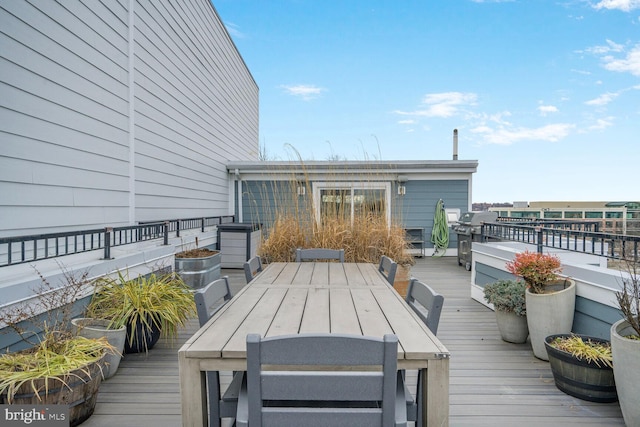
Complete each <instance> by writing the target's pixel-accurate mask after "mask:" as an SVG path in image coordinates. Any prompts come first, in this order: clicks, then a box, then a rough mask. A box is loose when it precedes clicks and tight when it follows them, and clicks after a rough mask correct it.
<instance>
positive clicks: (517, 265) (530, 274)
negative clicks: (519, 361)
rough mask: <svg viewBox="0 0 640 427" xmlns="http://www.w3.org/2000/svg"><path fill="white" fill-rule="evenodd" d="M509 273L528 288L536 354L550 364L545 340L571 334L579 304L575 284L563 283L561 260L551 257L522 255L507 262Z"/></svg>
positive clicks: (529, 312) (567, 281)
mask: <svg viewBox="0 0 640 427" xmlns="http://www.w3.org/2000/svg"><path fill="white" fill-rule="evenodd" d="M506 268H507V271H509V272H510V273H512V274H515V275H516V276H520V277H522V279H523V280H524V281H525V283H526V284H527V289H526V291H525V303H526V306H527V326H528V327H529V336H530V338H531V347H532V349H533V354H534V355H535V356H536V357H537V358H538V359H542V360H549V357H548V355H547V350H546V348H545V344H544V340H545V338H546V337H548V336H549V335H553V334H563V333H571V328H572V327H573V315H574V311H575V303H576V284H575V282H574V281H573V280H571V279H561V278H560V276H559V273H560V272H561V271H562V267H561V263H560V259H559V258H558V257H557V256H555V255H551V254H541V253H537V252H529V251H525V252H519V253H517V254H516V255H515V257H514V259H513V260H511V261H509V262H507V264H506Z"/></svg>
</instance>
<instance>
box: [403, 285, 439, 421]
mask: <svg viewBox="0 0 640 427" xmlns="http://www.w3.org/2000/svg"><path fill="white" fill-rule="evenodd" d="M406 301H407V304H409V307H411V308H412V309H413V311H415V313H416V314H417V315H418V317H420V319H422V321H423V322H424V324H425V325H427V328H429V330H431V332H433V334H434V335H435V334H436V333H437V332H438V324H439V323H440V313H441V312H442V306H443V304H444V297H443V296H442V295H440V294H438V293H437V292H436V291H434V290H433V289H431V287H429V285H427V284H426V283H423V282H421V281H419V280H418V279H416V278H414V277H412V278H411V281H410V282H409V287H408V289H407V297H406ZM421 377H422V371H418V385H419V384H420V382H421V379H422V378H421ZM422 396H423V395H422V388H421V387H420V386H418V390H417V392H416V400H415V402H410V401H407V414H408V418H409V421H416V425H417V426H418V425H422Z"/></svg>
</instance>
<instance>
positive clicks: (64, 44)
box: [0, 0, 258, 236]
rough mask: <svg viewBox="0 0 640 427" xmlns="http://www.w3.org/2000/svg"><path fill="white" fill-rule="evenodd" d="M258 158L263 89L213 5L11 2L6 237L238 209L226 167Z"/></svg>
mask: <svg viewBox="0 0 640 427" xmlns="http://www.w3.org/2000/svg"><path fill="white" fill-rule="evenodd" d="M130 4H133V6H134V9H133V12H134V23H135V29H134V31H133V35H134V39H135V41H134V45H133V47H134V57H133V65H134V75H133V77H134V79H133V83H134V86H133V88H130V87H129V68H130V62H129V59H130V58H129V35H130V34H129V10H128V9H129V5H130ZM130 89H132V91H130ZM131 93H133V96H134V98H133V99H134V104H133V105H134V115H133V118H130V117H129V107H130V99H131V98H130V95H131ZM132 119H133V120H134V122H133V129H134V133H133V136H134V140H133V145H130V142H131V141H130V134H129V132H130V128H131V127H130V125H131V120H132ZM132 147H133V148H135V155H134V156H133V159H134V165H133V166H134V168H133V170H134V171H135V175H134V176H132V177H130V171H131V169H130V166H131V165H130V164H129V162H130V158H131V156H130V155H131V148H132ZM257 155H258V88H257V85H256V84H255V81H254V80H253V78H252V76H251V74H250V73H249V71H248V70H247V68H246V66H245V64H244V61H243V60H242V58H241V56H240V55H239V53H238V52H237V50H236V49H235V46H234V45H233V43H232V41H231V39H230V38H229V36H228V34H227V32H226V31H225V29H224V26H223V25H222V23H221V21H220V19H219V18H218V16H217V14H216V12H215V10H214V8H213V6H212V5H211V4H210V2H209V1H207V0H185V1H181V2H155V1H151V0H135V1H131V2H130V1H129V0H117V1H115V0H114V1H108V2H100V1H91V2H84V3H81V2H76V1H73V2H62V3H59V2H52V1H37V0H13V1H8V2H2V3H0V216H1V217H2V218H3V222H2V225H1V226H0V236H8V235H19V234H28V233H29V232H30V231H29V230H33V232H38V233H40V232H45V231H62V230H69V229H77V228H94V227H98V228H99V227H103V226H106V225H109V226H111V225H125V224H127V223H129V221H130V220H131V217H130V216H129V213H130V212H131V211H132V210H133V211H134V212H135V221H142V220H152V219H165V218H179V217H198V216H212V215H223V214H227V213H228V198H229V194H228V188H229V187H228V181H227V180H228V177H227V171H226V163H227V162H228V161H229V160H255V159H257ZM132 179H133V180H134V181H132ZM132 182H135V185H130V184H131V183H132ZM131 191H135V193H131ZM131 194H135V197H134V198H130V195H131ZM5 218H10V219H9V220H5Z"/></svg>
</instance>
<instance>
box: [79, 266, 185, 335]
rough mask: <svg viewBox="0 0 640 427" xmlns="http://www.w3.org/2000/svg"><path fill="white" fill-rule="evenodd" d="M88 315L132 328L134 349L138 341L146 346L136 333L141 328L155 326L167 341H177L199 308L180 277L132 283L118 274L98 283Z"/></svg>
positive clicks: (141, 277)
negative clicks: (179, 331) (180, 330)
mask: <svg viewBox="0 0 640 427" xmlns="http://www.w3.org/2000/svg"><path fill="white" fill-rule="evenodd" d="M87 315H88V316H89V317H95V318H100V319H107V320H109V321H110V323H111V325H110V326H111V327H116V328H118V327H120V326H123V325H129V326H128V327H129V331H128V332H129V344H130V345H132V344H133V343H134V342H137V341H138V340H140V341H141V342H144V340H143V339H142V337H138V336H137V334H136V333H135V331H136V328H137V327H138V325H140V324H141V325H142V326H143V332H144V331H150V330H151V329H152V327H153V326H155V327H157V328H158V329H160V331H161V334H162V336H163V337H167V338H175V337H176V336H177V334H178V327H179V326H184V325H185V323H186V321H187V320H188V319H189V318H190V317H192V316H195V315H196V306H195V301H194V298H193V294H192V292H191V289H190V288H189V287H188V286H187V285H186V284H185V283H184V281H183V280H182V279H181V278H180V276H179V275H177V274H176V273H169V274H165V275H161V276H158V275H155V274H151V275H150V276H148V277H145V276H140V277H138V278H137V279H131V280H130V279H129V278H128V277H127V276H125V275H124V274H122V272H120V271H118V277H117V278H115V279H114V278H111V277H103V278H100V279H98V281H97V282H96V292H95V293H94V295H93V298H92V299H91V302H90V303H89V305H88V307H87Z"/></svg>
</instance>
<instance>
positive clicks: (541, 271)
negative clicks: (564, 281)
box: [506, 251, 562, 294]
mask: <svg viewBox="0 0 640 427" xmlns="http://www.w3.org/2000/svg"><path fill="white" fill-rule="evenodd" d="M506 268H507V271H509V272H510V273H512V274H515V275H516V276H520V277H522V278H523V279H524V281H525V282H526V283H527V286H528V287H529V290H530V291H531V292H532V293H534V294H542V293H544V292H545V286H546V285H547V284H548V283H550V282H553V281H555V280H558V273H560V271H562V268H561V264H560V258H558V257H557V256H555V255H550V254H541V253H538V252H529V251H524V252H519V253H517V254H516V256H515V258H514V259H513V260H512V261H509V262H508V263H507V265H506Z"/></svg>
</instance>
